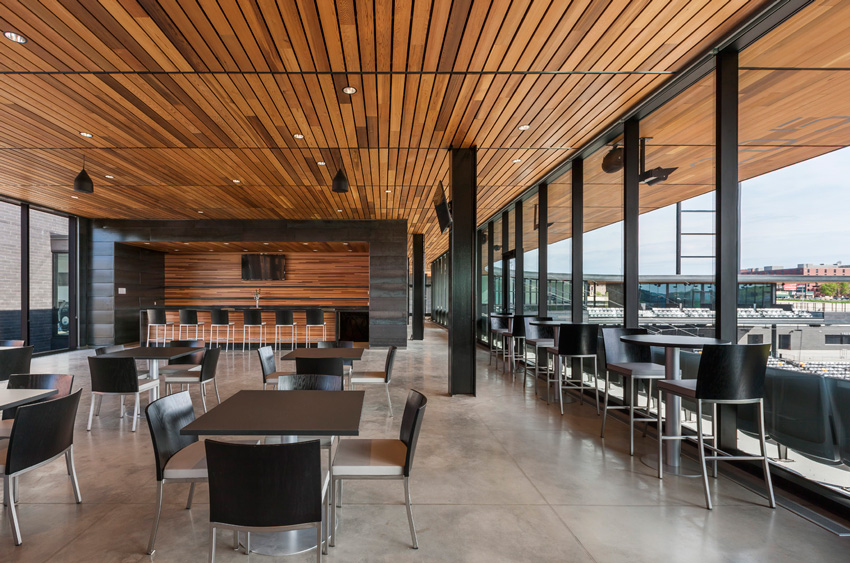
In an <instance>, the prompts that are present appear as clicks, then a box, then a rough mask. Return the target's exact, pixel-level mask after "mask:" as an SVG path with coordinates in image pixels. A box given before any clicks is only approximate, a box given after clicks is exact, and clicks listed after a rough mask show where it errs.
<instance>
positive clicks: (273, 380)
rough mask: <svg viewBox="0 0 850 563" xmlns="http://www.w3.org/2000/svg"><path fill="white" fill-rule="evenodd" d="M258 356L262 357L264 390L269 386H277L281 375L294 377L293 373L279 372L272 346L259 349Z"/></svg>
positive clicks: (261, 366)
mask: <svg viewBox="0 0 850 563" xmlns="http://www.w3.org/2000/svg"><path fill="white" fill-rule="evenodd" d="M257 354H258V355H259V356H260V368H261V369H262V370H263V389H265V388H266V386H267V385H277V378H278V377H280V376H281V375H292V373H291V372H285V371H277V364H276V362H275V360H274V350H273V349H272V347H271V346H263V347H262V348H259V349H257Z"/></svg>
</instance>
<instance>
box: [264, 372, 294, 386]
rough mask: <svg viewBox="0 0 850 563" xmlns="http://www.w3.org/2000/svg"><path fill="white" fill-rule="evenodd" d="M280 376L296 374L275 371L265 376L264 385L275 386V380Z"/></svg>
mask: <svg viewBox="0 0 850 563" xmlns="http://www.w3.org/2000/svg"><path fill="white" fill-rule="evenodd" d="M281 375H296V373H295V372H294V371H275V372H272V373H270V374H268V375H267V376H265V377H266V383H274V384H275V385H277V378H278V377H280V376H281Z"/></svg>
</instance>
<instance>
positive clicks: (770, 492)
mask: <svg viewBox="0 0 850 563" xmlns="http://www.w3.org/2000/svg"><path fill="white" fill-rule="evenodd" d="M759 442H760V445H761V456H762V464H763V465H764V481H765V484H766V485H767V494H768V498H769V499H770V508H776V498H775V497H774V496H773V480H772V479H771V477H770V460H769V459H768V458H767V443H766V440H765V435H764V400H759Z"/></svg>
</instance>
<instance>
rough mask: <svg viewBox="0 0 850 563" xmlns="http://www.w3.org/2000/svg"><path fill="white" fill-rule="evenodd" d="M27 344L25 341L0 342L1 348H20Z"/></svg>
mask: <svg viewBox="0 0 850 563" xmlns="http://www.w3.org/2000/svg"><path fill="white" fill-rule="evenodd" d="M24 344H26V343H25V342H24V341H23V340H0V346H9V347H12V348H20V347H21V346H23V345H24Z"/></svg>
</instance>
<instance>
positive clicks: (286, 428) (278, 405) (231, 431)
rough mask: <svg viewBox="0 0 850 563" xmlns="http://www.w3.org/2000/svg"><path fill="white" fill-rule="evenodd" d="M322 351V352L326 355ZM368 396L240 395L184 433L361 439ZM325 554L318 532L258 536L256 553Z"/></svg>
mask: <svg viewBox="0 0 850 563" xmlns="http://www.w3.org/2000/svg"><path fill="white" fill-rule="evenodd" d="M321 349H322V348H320V350H321ZM365 395H366V392H365V391H258V390H245V391H239V392H238V393H236V394H235V395H233V396H232V397H230V398H229V399H225V400H224V402H222V403H221V404H220V405H218V406H217V407H215V408H212V409H210V410H209V412H207V413H205V414H202V415H201V416H199V417H198V418H197V419H195V420H194V421H193V422H190V423H189V424H187V425H186V426H184V427H183V429H182V430H180V433H181V434H188V435H192V436H203V435H206V436H357V435H358V434H360V417H361V415H362V413H363V399H364V397H365ZM312 548H316V549H321V547H320V546H317V545H316V532H315V531H313V530H293V531H290V532H269V533H260V532H252V534H251V551H255V552H257V553H261V554H264V555H291V554H294V553H300V552H302V551H307V550H308V549H312Z"/></svg>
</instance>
